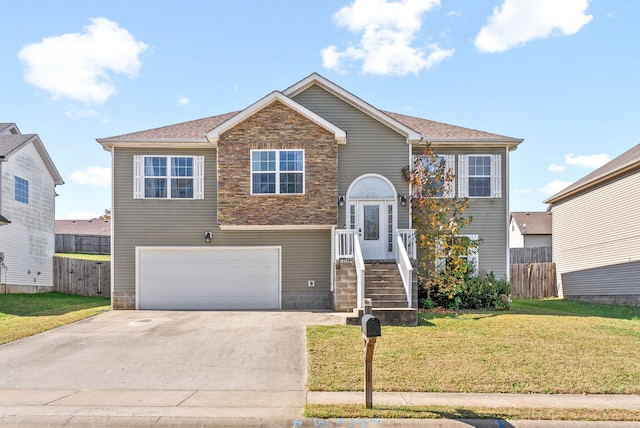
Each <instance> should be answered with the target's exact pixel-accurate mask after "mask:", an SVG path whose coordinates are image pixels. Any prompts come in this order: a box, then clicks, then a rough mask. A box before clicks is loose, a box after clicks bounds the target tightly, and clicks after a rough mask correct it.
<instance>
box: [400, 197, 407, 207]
mask: <svg viewBox="0 0 640 428" xmlns="http://www.w3.org/2000/svg"><path fill="white" fill-rule="evenodd" d="M399 198H400V205H402V206H403V207H404V206H405V205H407V195H399Z"/></svg>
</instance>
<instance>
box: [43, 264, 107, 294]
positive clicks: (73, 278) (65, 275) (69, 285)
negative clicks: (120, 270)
mask: <svg viewBox="0 0 640 428" xmlns="http://www.w3.org/2000/svg"><path fill="white" fill-rule="evenodd" d="M53 291H57V292H59V293H65V294H77V295H80V296H102V297H111V262H109V261H99V260H84V259H72V258H69V257H54V258H53Z"/></svg>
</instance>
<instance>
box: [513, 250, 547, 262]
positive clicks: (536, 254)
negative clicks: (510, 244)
mask: <svg viewBox="0 0 640 428" xmlns="http://www.w3.org/2000/svg"><path fill="white" fill-rule="evenodd" d="M551 248H552V247H531V248H509V258H510V260H511V263H548V262H551V261H552V258H551Z"/></svg>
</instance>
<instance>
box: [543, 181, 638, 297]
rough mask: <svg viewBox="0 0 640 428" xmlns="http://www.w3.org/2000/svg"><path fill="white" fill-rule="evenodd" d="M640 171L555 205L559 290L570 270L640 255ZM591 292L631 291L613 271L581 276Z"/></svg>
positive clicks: (632, 259)
mask: <svg viewBox="0 0 640 428" xmlns="http://www.w3.org/2000/svg"><path fill="white" fill-rule="evenodd" d="M638 194H640V172H636V173H635V174H631V175H627V176H625V177H622V178H620V179H618V180H616V181H614V182H611V183H608V184H606V185H603V186H600V187H597V188H595V189H593V190H590V191H588V192H586V193H583V194H580V195H578V196H576V197H573V198H572V199H568V200H566V201H562V202H560V203H557V204H554V205H553V226H552V228H553V235H552V236H553V260H554V262H555V263H556V272H557V281H558V290H559V294H560V296H563V295H564V294H565V293H564V290H563V281H564V279H563V278H564V276H565V275H564V274H566V273H569V272H576V271H583V270H587V269H593V268H600V267H604V266H613V265H619V264H621V263H628V262H632V261H638V260H640V223H639V222H638V213H639V212H640V198H638V197H637V195H638ZM580 279H581V281H583V284H582V285H581V287H584V288H588V289H589V290H591V292H590V294H592V295H596V294H606V295H612V294H627V293H628V289H627V288H626V286H625V287H617V286H616V285H615V284H618V283H620V284H622V283H623V282H619V281H618V279H617V278H614V277H611V278H609V279H608V280H607V281H603V280H602V277H601V276H599V275H596V276H588V275H582V276H580ZM635 294H640V280H639V279H638V277H636V293H635Z"/></svg>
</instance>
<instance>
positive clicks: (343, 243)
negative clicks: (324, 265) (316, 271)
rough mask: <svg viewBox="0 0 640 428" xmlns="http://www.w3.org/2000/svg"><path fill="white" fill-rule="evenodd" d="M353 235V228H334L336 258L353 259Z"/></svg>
mask: <svg viewBox="0 0 640 428" xmlns="http://www.w3.org/2000/svg"><path fill="white" fill-rule="evenodd" d="M354 236H355V234H354V230H353V229H336V260H345V259H346V260H352V259H353V254H354Z"/></svg>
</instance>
